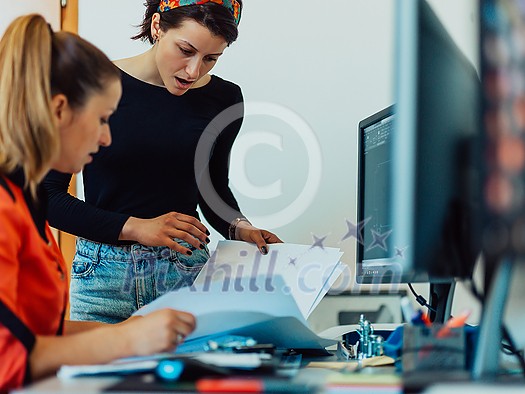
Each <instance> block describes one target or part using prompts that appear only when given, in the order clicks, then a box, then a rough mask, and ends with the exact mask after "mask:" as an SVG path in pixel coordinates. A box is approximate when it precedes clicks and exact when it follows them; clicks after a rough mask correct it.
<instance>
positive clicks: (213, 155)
mask: <svg viewBox="0 0 525 394" xmlns="http://www.w3.org/2000/svg"><path fill="white" fill-rule="evenodd" d="M241 11H242V3H241V1H240V0H162V1H151V0H148V1H147V3H146V13H145V16H144V20H143V22H142V24H141V30H140V32H139V34H137V35H136V36H135V37H133V38H135V39H142V40H145V41H149V42H150V43H151V44H152V47H151V48H150V49H149V50H148V51H146V52H145V53H142V54H140V55H137V56H134V57H131V58H127V59H122V60H118V61H116V62H115V64H116V65H117V66H118V67H119V68H120V69H121V70H122V85H123V95H122V100H121V101H120V104H119V107H118V110H117V111H116V113H115V115H114V116H113V117H112V118H111V129H112V132H113V144H112V146H111V147H108V148H105V149H103V150H101V151H100V152H99V153H98V154H97V155H95V156H94V158H93V162H92V163H91V164H90V165H88V166H86V168H85V170H84V172H83V179H84V191H85V197H86V201H85V202H83V201H80V200H78V199H76V198H74V197H72V196H71V195H69V194H68V193H67V189H68V185H69V182H70V179H71V175H69V174H63V173H59V172H53V173H51V174H50V175H49V176H48V177H47V179H46V181H45V185H46V188H47V189H48V191H49V193H50V203H49V218H50V223H51V225H53V226H55V227H57V228H59V229H61V230H64V231H67V232H69V233H72V234H75V235H77V236H79V238H78V240H77V250H76V255H75V258H74V261H73V267H72V274H71V316H72V318H74V319H76V320H97V321H104V322H111V323H115V322H119V321H122V320H123V319H126V318H127V317H129V316H130V315H131V314H132V313H133V312H134V311H136V310H137V309H138V308H140V307H141V306H143V305H145V304H147V303H149V302H151V301H153V300H154V299H155V298H157V297H158V296H159V295H161V294H163V293H165V292H167V291H169V290H173V289H176V288H179V287H182V286H185V285H190V284H191V283H192V282H193V280H194V278H195V276H196V275H197V274H198V272H199V271H200V269H201V268H202V266H203V265H204V263H205V262H206V261H207V260H208V258H209V251H208V249H207V246H206V245H207V243H208V242H209V239H208V235H209V232H208V230H207V229H206V227H205V226H204V225H203V224H202V223H201V222H200V221H199V216H198V214H197V206H200V208H201V210H202V212H203V214H204V216H205V217H206V219H207V220H208V222H209V223H210V224H211V225H212V226H213V227H214V228H215V229H216V230H217V231H219V232H220V233H221V234H222V235H224V237H226V238H229V239H235V240H242V241H247V242H252V243H255V244H256V245H257V246H258V248H259V250H260V251H261V253H263V254H266V253H268V246H267V244H270V243H275V242H281V241H280V239H279V238H278V237H277V236H276V235H274V234H272V233H271V232H269V231H266V230H261V229H258V228H255V227H253V226H252V225H251V224H250V222H249V221H248V220H247V219H246V218H245V217H244V216H243V215H242V214H241V212H240V209H239V206H238V204H237V201H236V199H235V197H234V196H233V193H232V191H231V190H230V188H229V185H228V184H229V179H228V171H229V155H230V150H231V147H232V145H233V142H234V141H235V138H236V137H237V134H238V133H239V130H240V127H241V123H242V113H243V97H242V93H241V89H240V88H239V87H238V86H237V85H235V84H233V83H231V82H228V81H225V80H223V79H221V78H219V77H217V76H214V75H210V74H209V72H210V71H211V69H212V68H213V67H214V65H215V64H216V62H217V60H218V59H219V57H220V56H221V55H222V54H223V52H224V50H225V49H226V48H227V47H228V46H229V45H230V44H232V43H233V42H234V41H235V40H236V39H237V35H238V30H237V25H238V23H239V20H240V17H241ZM230 109H233V110H234V111H233V112H234V116H230V117H231V119H229V120H228V121H227V122H226V123H227V124H226V125H225V126H224V127H219V129H220V130H217V127H218V126H217V127H213V125H214V121H215V120H216V119H219V118H221V116H223V115H224V114H228V113H229V112H228V111H230ZM219 115H221V116H219ZM210 138H211V142H210V141H208V140H210ZM203 141H208V142H209V149H208V150H206V149H205V150H204V153H202V152H201V151H199V146H202V142H203ZM199 144H201V145H199ZM204 145H206V144H204ZM201 179H209V180H210V182H208V183H206V182H204V181H201Z"/></svg>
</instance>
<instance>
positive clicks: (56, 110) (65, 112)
mask: <svg viewBox="0 0 525 394" xmlns="http://www.w3.org/2000/svg"><path fill="white" fill-rule="evenodd" d="M51 112H52V113H53V116H54V117H55V121H56V124H57V125H58V126H59V127H60V126H62V125H64V124H67V123H68V122H69V121H70V119H71V108H70V107H69V103H68V100H67V97H66V96H65V95H64V94H62V93H60V94H56V95H54V96H53V97H52V98H51Z"/></svg>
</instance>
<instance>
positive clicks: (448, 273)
mask: <svg viewBox="0 0 525 394" xmlns="http://www.w3.org/2000/svg"><path fill="white" fill-rule="evenodd" d="M396 11H397V20H396V29H397V32H396V50H395V53H396V56H397V59H396V60H397V61H396V72H395V78H394V80H395V81H396V87H395V97H396V104H395V106H394V107H393V108H388V109H386V110H385V111H386V113H389V111H391V112H392V116H388V117H386V118H385V119H387V120H388V121H389V122H390V123H389V124H390V126H391V127H390V131H389V133H388V135H387V136H386V137H385V136H383V137H384V138H383V139H384V141H383V142H384V145H383V146H380V147H379V149H378V146H372V145H370V144H369V143H367V142H366V138H367V131H366V129H363V128H362V127H361V128H360V136H359V137H360V151H359V159H360V163H359V191H358V223H359V226H360V227H361V229H362V230H363V233H362V236H363V238H362V239H361V240H362V241H363V242H361V243H360V245H358V253H357V280H358V282H360V283H392V282H403V283H407V282H433V283H436V282H445V283H446V282H453V281H454V279H455V278H458V277H459V278H467V277H469V276H470V275H471V274H472V270H473V267H474V262H475V260H476V257H477V255H478V252H479V244H480V223H481V218H480V215H479V210H478V209H479V206H480V203H479V202H480V201H481V184H480V180H481V175H480V174H481V168H482V163H481V160H480V157H481V148H480V146H481V132H480V127H479V114H480V96H479V85H480V83H479V78H478V75H477V73H476V70H475V69H474V67H473V66H472V64H471V63H470V62H469V61H468V60H467V58H466V57H465V56H464V55H463V53H462V52H461V51H460V49H459V48H458V47H457V46H456V44H455V43H454V41H453V40H452V38H451V37H450V36H449V34H448V33H447V31H446V29H445V28H444V27H443V25H442V24H441V23H440V21H439V19H438V18H437V16H436V15H435V14H434V12H433V11H432V9H431V7H430V6H429V5H428V4H427V3H426V1H424V0H398V2H397V6H396ZM385 111H382V112H379V114H381V113H383V115H384V113H385ZM376 115H378V114H376ZM373 118H374V116H372V119H373ZM382 122H383V121H382ZM369 126H370V125H369ZM369 130H370V129H369ZM372 167H373V168H374V170H373V171H372V170H371V168H372ZM358 238H359V237H358Z"/></svg>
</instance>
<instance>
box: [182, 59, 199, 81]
mask: <svg viewBox="0 0 525 394" xmlns="http://www.w3.org/2000/svg"><path fill="white" fill-rule="evenodd" d="M201 65H202V61H201V59H199V58H197V57H194V58H192V59H191V60H190V61H189V62H188V64H187V65H186V74H188V78H191V79H197V78H199V72H200V69H201Z"/></svg>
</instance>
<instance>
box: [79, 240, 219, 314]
mask: <svg viewBox="0 0 525 394" xmlns="http://www.w3.org/2000/svg"><path fill="white" fill-rule="evenodd" d="M178 242H179V244H181V245H183V246H185V247H187V248H189V249H190V250H191V251H192V255H191V256H187V255H184V254H181V253H178V252H175V251H173V250H171V249H170V248H168V247H157V246H144V245H141V244H133V245H122V246H116V245H107V244H101V243H98V242H93V241H89V240H87V239H83V238H78V239H77V250H76V254H75V258H74V260H73V265H72V268H71V292H70V294H71V295H70V319H71V320H89V321H99V322H105V323H119V322H121V321H123V320H126V319H127V318H128V317H130V316H131V315H132V314H133V312H135V311H136V310H137V309H139V308H140V307H142V306H144V305H146V304H148V303H150V302H151V301H153V300H154V299H155V298H157V297H159V296H161V295H162V294H164V293H166V292H168V291H171V290H175V289H178V288H181V287H184V286H190V285H191V284H192V283H193V281H194V280H195V277H196V276H197V274H198V273H199V271H200V270H201V268H202V267H203V265H204V264H205V263H206V261H207V260H208V258H209V251H208V249H207V248H204V249H202V250H201V249H195V248H194V247H193V246H191V245H190V244H188V243H187V242H185V241H180V240H179V241H178Z"/></svg>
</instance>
